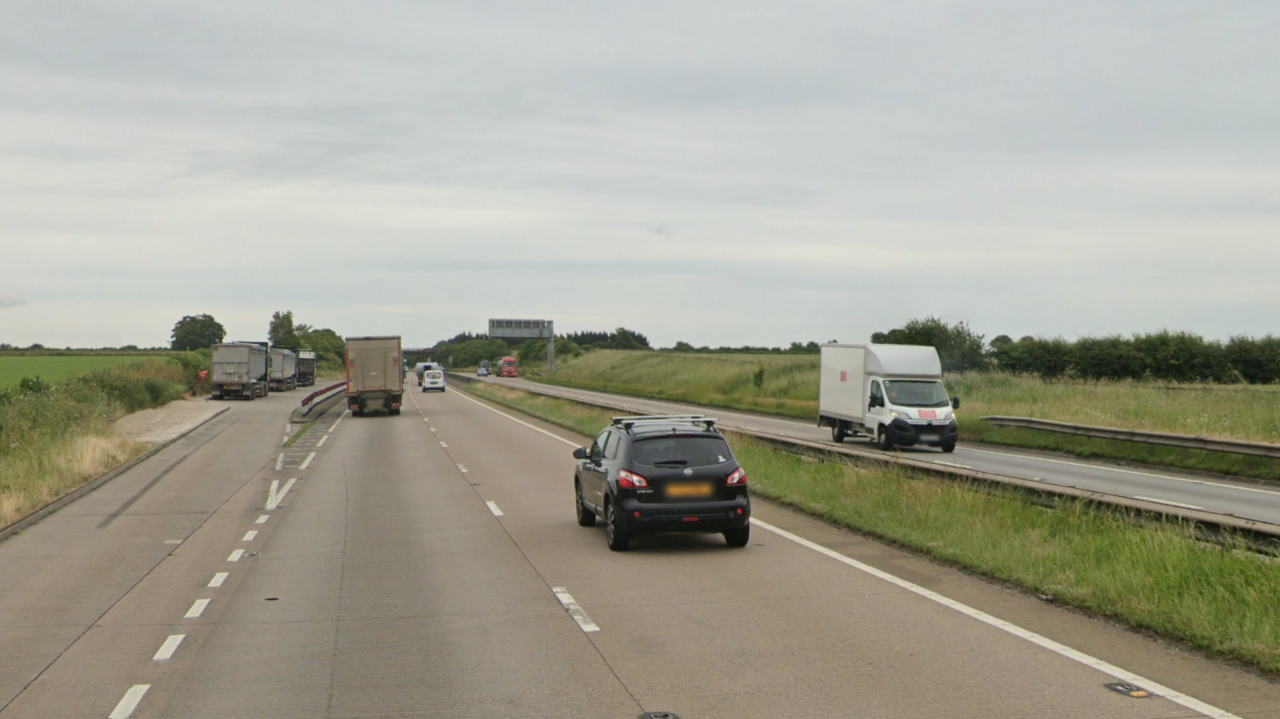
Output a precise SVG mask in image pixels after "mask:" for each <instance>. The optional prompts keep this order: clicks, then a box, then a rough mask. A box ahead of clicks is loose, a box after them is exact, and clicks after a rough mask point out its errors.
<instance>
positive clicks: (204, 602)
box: [182, 599, 209, 619]
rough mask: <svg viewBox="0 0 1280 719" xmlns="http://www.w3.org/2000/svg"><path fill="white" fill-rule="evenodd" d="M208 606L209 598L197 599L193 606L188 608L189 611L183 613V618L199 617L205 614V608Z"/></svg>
mask: <svg viewBox="0 0 1280 719" xmlns="http://www.w3.org/2000/svg"><path fill="white" fill-rule="evenodd" d="M207 606H209V600H208V599H197V600H196V601H195V602H193V603H192V604H191V608H190V609H188V610H187V613H186V614H185V615H183V617H182V618H183V619H199V618H200V615H201V614H204V609H205V607H207Z"/></svg>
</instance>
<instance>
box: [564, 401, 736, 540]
mask: <svg viewBox="0 0 1280 719" xmlns="http://www.w3.org/2000/svg"><path fill="white" fill-rule="evenodd" d="M715 424H716V420H714V419H709V418H707V417H704V416H702V415H676V416H653V417H614V418H613V423H612V424H610V425H609V426H608V427H606V428H605V429H604V431H602V432H601V433H600V435H599V436H598V437H596V441H595V442H594V443H593V444H592V445H591V448H590V449H587V448H586V447H579V448H578V449H575V450H574V451H573V456H574V458H575V459H577V460H579V461H578V468H577V470H576V471H575V472H574V473H573V485H574V495H575V497H576V501H577V510H578V524H580V525H582V526H584V527H591V526H594V525H595V523H596V517H603V518H604V524H605V538H606V539H607V540H608V543H609V549H612V550H613V551H615V552H620V551H622V550H624V549H626V548H627V546H628V545H629V544H630V542H631V537H632V536H633V535H636V534H657V533H659V532H721V533H723V534H724V538H725V541H726V542H728V543H729V546H731V547H745V546H746V545H747V541H748V540H749V539H750V533H751V525H750V523H749V522H750V519H751V499H750V498H749V497H748V496H747V472H746V470H744V469H743V468H742V466H741V465H739V464H738V460H736V459H734V457H733V453H732V452H730V451H729V444H728V443H727V442H725V440H724V436H723V435H721V434H720V433H719V432H718V431H716V426H715Z"/></svg>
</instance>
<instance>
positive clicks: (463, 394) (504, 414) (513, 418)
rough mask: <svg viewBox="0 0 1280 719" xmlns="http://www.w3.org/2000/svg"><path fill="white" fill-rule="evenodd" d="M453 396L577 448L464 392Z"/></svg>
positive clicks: (574, 443) (575, 445)
mask: <svg viewBox="0 0 1280 719" xmlns="http://www.w3.org/2000/svg"><path fill="white" fill-rule="evenodd" d="M454 396H455V397H461V398H463V399H465V400H467V401H469V402H474V403H476V404H478V405H480V406H481V407H484V408H485V409H487V410H489V411H490V412H493V413H494V414H500V415H502V416H503V417H506V418H507V419H509V420H511V421H512V422H515V423H517V424H523V425H524V426H526V427H528V428H529V429H532V430H534V431H535V432H541V433H543V434H545V435H547V436H548V437H550V438H552V439H558V440H560V441H561V442H564V443H565V444H567V445H569V446H570V447H577V446H578V443H577V442H570V441H569V440H567V439H565V438H564V437H561V436H560V435H558V434H552V433H551V432H548V431H547V430H545V429H543V428H541V427H537V426H534V425H532V424H529V423H528V422H525V421H524V420H522V419H517V418H515V417H512V416H511V415H509V414H507V413H506V412H499V411H498V410H496V409H494V408H492V407H490V406H489V405H487V404H485V403H484V402H481V401H480V400H478V399H472V398H471V397H468V396H467V395H466V393H464V392H458V393H457V394H455V395H454ZM432 431H435V430H432Z"/></svg>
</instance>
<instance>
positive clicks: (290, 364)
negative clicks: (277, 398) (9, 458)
mask: <svg viewBox="0 0 1280 719" xmlns="http://www.w3.org/2000/svg"><path fill="white" fill-rule="evenodd" d="M297 386H298V355H296V354H294V352H293V351H292V350H286V349H281V348H279V347H272V348H271V391H272V392H287V391H289V390H291V389H293V388H294V387H297Z"/></svg>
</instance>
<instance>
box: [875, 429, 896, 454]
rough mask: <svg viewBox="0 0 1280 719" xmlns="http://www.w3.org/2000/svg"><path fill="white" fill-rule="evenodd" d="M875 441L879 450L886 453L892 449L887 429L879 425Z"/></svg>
mask: <svg viewBox="0 0 1280 719" xmlns="http://www.w3.org/2000/svg"><path fill="white" fill-rule="evenodd" d="M876 440H877V443H878V444H879V445H880V449H883V450H884V451H886V452H888V451H889V450H891V449H893V440H891V439H889V428H888V427H885V426H884V425H880V430H879V431H878V432H876Z"/></svg>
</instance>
